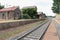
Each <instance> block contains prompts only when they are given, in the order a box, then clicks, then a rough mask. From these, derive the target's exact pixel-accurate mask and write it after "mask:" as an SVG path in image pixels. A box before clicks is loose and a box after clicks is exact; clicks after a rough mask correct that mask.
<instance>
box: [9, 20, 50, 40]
mask: <svg viewBox="0 0 60 40" xmlns="http://www.w3.org/2000/svg"><path fill="white" fill-rule="evenodd" d="M50 22H51V21H50V20H49V21H48V22H46V23H43V24H41V25H39V26H38V27H36V28H33V29H31V30H28V31H27V32H24V33H22V34H21V35H19V36H16V37H14V38H10V39H9V40H41V38H42V37H43V35H44V33H45V32H46V30H47V28H48V26H49V24H50Z"/></svg>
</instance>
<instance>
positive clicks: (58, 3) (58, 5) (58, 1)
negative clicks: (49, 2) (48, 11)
mask: <svg viewBox="0 0 60 40" xmlns="http://www.w3.org/2000/svg"><path fill="white" fill-rule="evenodd" d="M53 1H54V3H53V7H52V10H53V12H54V13H58V14H59V11H60V0H53Z"/></svg>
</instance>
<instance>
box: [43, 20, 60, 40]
mask: <svg viewBox="0 0 60 40" xmlns="http://www.w3.org/2000/svg"><path fill="white" fill-rule="evenodd" d="M43 40H59V37H58V34H57V31H56V28H55V25H54V23H53V21H52V22H51V24H50V26H49V28H48V29H47V31H46V33H45V35H44V38H43Z"/></svg>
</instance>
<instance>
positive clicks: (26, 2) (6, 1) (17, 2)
mask: <svg viewBox="0 0 60 40" xmlns="http://www.w3.org/2000/svg"><path fill="white" fill-rule="evenodd" d="M0 3H1V4H2V5H5V7H9V6H20V8H22V7H25V6H37V8H38V12H44V13H45V14H46V15H48V16H54V15H55V14H54V13H53V12H52V10H51V7H52V3H53V1H52V0H0Z"/></svg>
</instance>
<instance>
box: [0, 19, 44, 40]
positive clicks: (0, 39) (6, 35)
mask: <svg viewBox="0 0 60 40" xmlns="http://www.w3.org/2000/svg"><path fill="white" fill-rule="evenodd" d="M42 22H44V20H43V21H39V22H36V23H32V24H27V25H24V26H20V27H17V28H15V29H13V30H9V31H8V32H4V33H0V40H5V39H7V38H9V37H11V36H14V35H16V34H19V33H21V32H24V31H26V30H28V29H31V28H33V27H36V26H37V25H39V24H40V23H42Z"/></svg>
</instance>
